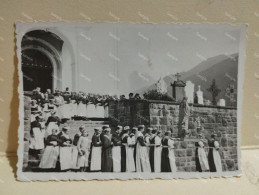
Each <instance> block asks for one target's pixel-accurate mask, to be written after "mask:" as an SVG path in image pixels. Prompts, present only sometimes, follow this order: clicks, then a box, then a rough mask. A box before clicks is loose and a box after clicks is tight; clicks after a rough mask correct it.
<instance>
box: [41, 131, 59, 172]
mask: <svg viewBox="0 0 259 195" xmlns="http://www.w3.org/2000/svg"><path fill="white" fill-rule="evenodd" d="M57 131H58V129H55V128H53V129H52V134H51V135H49V136H48V137H47V140H46V148H45V150H44V153H43V155H42V158H41V161H40V165H39V168H41V169H55V168H56V164H57V160H58V155H59V146H58V145H59V139H58V136H57Z"/></svg>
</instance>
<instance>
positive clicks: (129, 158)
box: [126, 137, 136, 172]
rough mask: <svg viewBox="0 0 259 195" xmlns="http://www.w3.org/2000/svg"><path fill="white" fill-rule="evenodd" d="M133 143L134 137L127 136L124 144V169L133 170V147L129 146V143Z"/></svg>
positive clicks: (134, 168)
mask: <svg viewBox="0 0 259 195" xmlns="http://www.w3.org/2000/svg"><path fill="white" fill-rule="evenodd" d="M133 144H135V137H132V138H131V137H128V139H127V146H126V171H127V172H135V171H136V167H135V160H134V147H129V145H133Z"/></svg>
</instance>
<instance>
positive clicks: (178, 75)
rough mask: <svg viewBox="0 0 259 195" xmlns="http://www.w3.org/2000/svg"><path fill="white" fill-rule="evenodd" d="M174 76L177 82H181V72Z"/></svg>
mask: <svg viewBox="0 0 259 195" xmlns="http://www.w3.org/2000/svg"><path fill="white" fill-rule="evenodd" d="M174 76H175V77H176V79H177V81H179V80H180V77H181V75H180V74H179V72H178V73H176V74H175V75H174Z"/></svg>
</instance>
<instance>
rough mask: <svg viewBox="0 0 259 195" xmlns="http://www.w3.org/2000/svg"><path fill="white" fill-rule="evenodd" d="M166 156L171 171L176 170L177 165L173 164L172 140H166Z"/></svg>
mask: <svg viewBox="0 0 259 195" xmlns="http://www.w3.org/2000/svg"><path fill="white" fill-rule="evenodd" d="M168 158H169V163H170V168H171V172H176V171H177V167H176V164H175V155H174V140H173V139H169V140H168Z"/></svg>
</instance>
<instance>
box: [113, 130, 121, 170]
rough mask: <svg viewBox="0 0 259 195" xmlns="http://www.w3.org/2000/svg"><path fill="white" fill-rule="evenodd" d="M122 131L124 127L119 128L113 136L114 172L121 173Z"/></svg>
mask: <svg viewBox="0 0 259 195" xmlns="http://www.w3.org/2000/svg"><path fill="white" fill-rule="evenodd" d="M121 131H122V126H117V127H116V132H115V133H114V134H113V135H112V143H113V147H112V162H113V172H121Z"/></svg>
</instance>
